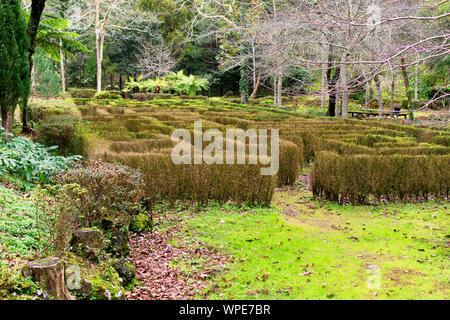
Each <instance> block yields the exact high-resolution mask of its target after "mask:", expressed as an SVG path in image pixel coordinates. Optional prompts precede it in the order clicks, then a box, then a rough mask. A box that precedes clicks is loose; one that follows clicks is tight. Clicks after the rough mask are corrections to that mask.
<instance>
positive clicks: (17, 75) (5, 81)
mask: <svg viewBox="0 0 450 320" xmlns="http://www.w3.org/2000/svg"><path fill="white" fill-rule="evenodd" d="M0 26H1V27H0V108H1V115H2V126H3V127H4V128H5V129H6V131H7V132H12V121H13V115H14V111H15V108H16V106H17V103H19V102H20V101H21V100H22V101H25V100H26V99H27V98H28V94H29V90H30V71H29V64H28V56H29V54H28V49H29V38H28V35H27V25H26V22H25V19H24V16H23V14H22V11H21V2H20V0H0Z"/></svg>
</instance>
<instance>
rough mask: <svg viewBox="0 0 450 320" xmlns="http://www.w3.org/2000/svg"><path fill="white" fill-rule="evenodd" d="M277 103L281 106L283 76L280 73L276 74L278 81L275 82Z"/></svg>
mask: <svg viewBox="0 0 450 320" xmlns="http://www.w3.org/2000/svg"><path fill="white" fill-rule="evenodd" d="M277 86H278V88H277V97H278V101H277V105H278V106H282V105H283V77H282V76H281V75H280V76H278V83H277Z"/></svg>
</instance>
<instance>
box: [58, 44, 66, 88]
mask: <svg viewBox="0 0 450 320" xmlns="http://www.w3.org/2000/svg"><path fill="white" fill-rule="evenodd" d="M59 45H60V46H61V48H60V49H59V59H60V60H61V61H60V62H59V67H60V72H61V92H62V94H63V95H64V94H65V93H66V72H65V68H64V53H63V50H62V45H63V43H62V40H61V41H60V42H59Z"/></svg>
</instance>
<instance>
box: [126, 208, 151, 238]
mask: <svg viewBox="0 0 450 320" xmlns="http://www.w3.org/2000/svg"><path fill="white" fill-rule="evenodd" d="M148 230H150V219H149V218H148V216H147V215H146V214H144V213H139V214H137V215H134V216H133V217H131V221H130V231H133V232H138V233H139V232H145V231H148Z"/></svg>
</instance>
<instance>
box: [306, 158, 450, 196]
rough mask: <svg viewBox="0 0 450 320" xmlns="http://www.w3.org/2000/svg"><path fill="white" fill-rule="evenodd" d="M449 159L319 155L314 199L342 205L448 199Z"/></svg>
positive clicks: (316, 166)
mask: <svg viewBox="0 0 450 320" xmlns="http://www.w3.org/2000/svg"><path fill="white" fill-rule="evenodd" d="M449 167H450V155H427V156H410V155H394V156H371V155H353V156H349V155H346V156H341V155H338V154H336V153H333V152H319V153H318V154H317V155H316V159H315V161H314V167H313V171H312V188H313V193H314V196H316V197H325V198H326V199H330V200H333V201H336V202H338V203H341V204H342V203H344V202H345V201H350V202H351V203H353V204H360V203H363V202H364V201H365V200H366V198H367V196H368V195H370V194H373V195H374V196H375V197H376V198H377V199H381V198H382V197H383V198H386V199H387V200H389V201H396V200H401V201H414V200H419V199H420V198H422V197H423V198H424V199H428V197H429V196H434V197H436V198H445V197H448V193H449V189H450V170H448V168H449Z"/></svg>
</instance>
